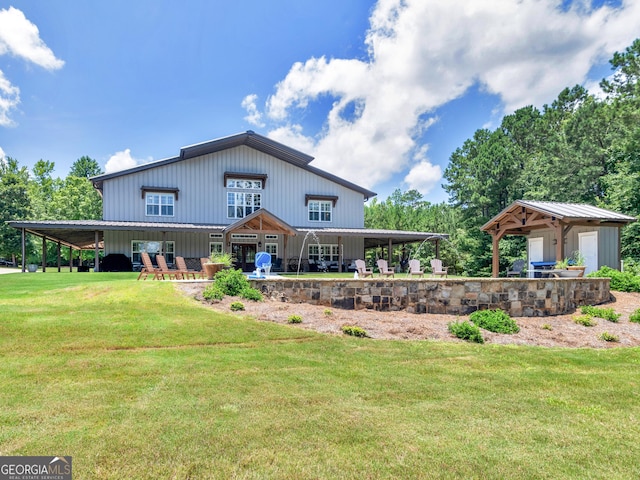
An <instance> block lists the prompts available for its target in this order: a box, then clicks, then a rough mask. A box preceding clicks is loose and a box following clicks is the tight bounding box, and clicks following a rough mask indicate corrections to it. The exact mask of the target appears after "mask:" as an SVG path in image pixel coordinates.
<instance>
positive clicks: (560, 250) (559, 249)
mask: <svg viewBox="0 0 640 480" xmlns="http://www.w3.org/2000/svg"><path fill="white" fill-rule="evenodd" d="M555 227H556V240H557V242H556V262H561V261H562V260H563V259H564V226H563V225H562V223H560V222H558V223H557V224H556V225H555Z"/></svg>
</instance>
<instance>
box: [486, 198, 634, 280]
mask: <svg viewBox="0 0 640 480" xmlns="http://www.w3.org/2000/svg"><path fill="white" fill-rule="evenodd" d="M636 220H637V219H636V218H635V217H631V216H629V215H623V214H621V213H617V212H613V211H611V210H605V209H604V208H599V207H594V206H592V205H587V204H577V203H559V202H542V201H533V200H517V201H515V202H513V203H512V204H511V205H509V206H508V207H507V208H505V209H504V210H502V211H501V212H500V213H499V214H497V215H496V216H495V217H493V218H492V219H491V220H489V221H488V222H487V223H485V224H484V225H483V226H482V227H481V230H483V231H485V232H487V233H488V234H490V235H491V237H492V239H493V257H492V275H493V277H497V276H498V274H499V271H500V251H499V248H498V245H499V242H500V239H501V238H503V237H504V236H505V235H523V236H527V237H532V236H535V237H536V239H539V240H540V242H539V243H540V251H541V253H542V255H543V256H547V257H549V259H550V260H554V261H560V260H562V259H563V258H565V255H566V251H568V252H571V251H573V250H578V245H581V244H582V243H581V240H582V238H580V236H581V235H583V236H584V238H586V236H587V234H591V236H592V237H593V236H595V239H596V240H595V241H596V245H595V248H596V251H595V252H596V253H595V254H596V264H597V266H598V268H599V267H600V266H602V265H606V264H608V265H609V266H612V267H613V268H619V267H620V230H621V228H622V227H624V226H625V225H627V224H629V223H631V222H635V221H636ZM594 232H595V234H594ZM585 244H586V243H585ZM530 245H531V244H530ZM571 246H573V247H574V248H573V249H572V250H569V249H568V248H567V247H571ZM565 250H566V251H565ZM545 253H546V255H545ZM530 258H531V255H530ZM612 264H614V265H612Z"/></svg>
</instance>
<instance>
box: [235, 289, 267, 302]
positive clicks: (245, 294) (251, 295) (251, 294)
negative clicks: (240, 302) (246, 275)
mask: <svg viewBox="0 0 640 480" xmlns="http://www.w3.org/2000/svg"><path fill="white" fill-rule="evenodd" d="M240 296H241V297H242V298H246V299H247V300H253V301H254V302H261V301H262V300H263V298H262V293H260V290H256V289H255V288H251V287H247V288H245V289H244V290H242V291H241V292H240Z"/></svg>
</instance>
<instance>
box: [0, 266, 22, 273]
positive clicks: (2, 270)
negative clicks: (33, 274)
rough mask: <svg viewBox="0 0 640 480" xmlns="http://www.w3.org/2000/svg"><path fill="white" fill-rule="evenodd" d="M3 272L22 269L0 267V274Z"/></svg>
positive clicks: (16, 271)
mask: <svg viewBox="0 0 640 480" xmlns="http://www.w3.org/2000/svg"><path fill="white" fill-rule="evenodd" d="M3 273H22V269H20V268H5V267H0V275H2V274H3Z"/></svg>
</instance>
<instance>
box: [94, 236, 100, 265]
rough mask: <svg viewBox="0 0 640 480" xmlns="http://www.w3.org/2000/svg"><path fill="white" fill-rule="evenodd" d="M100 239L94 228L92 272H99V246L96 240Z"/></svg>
mask: <svg viewBox="0 0 640 480" xmlns="http://www.w3.org/2000/svg"><path fill="white" fill-rule="evenodd" d="M99 240H100V235H99V232H98V230H96V232H95V242H96V243H95V249H94V251H93V253H94V258H95V260H94V261H93V271H94V272H99V271H100V246H99V245H98V242H99Z"/></svg>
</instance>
